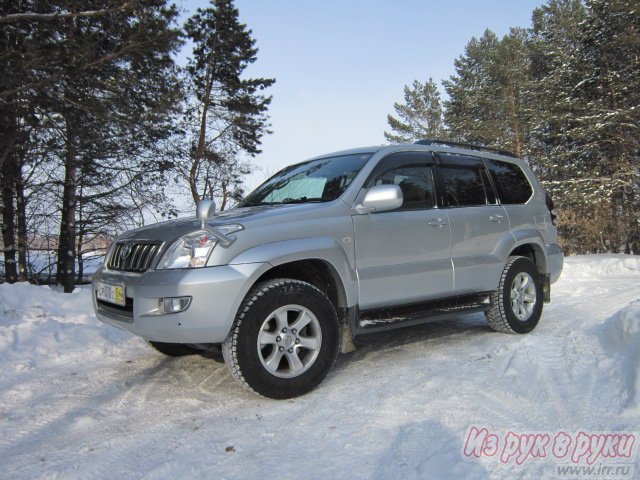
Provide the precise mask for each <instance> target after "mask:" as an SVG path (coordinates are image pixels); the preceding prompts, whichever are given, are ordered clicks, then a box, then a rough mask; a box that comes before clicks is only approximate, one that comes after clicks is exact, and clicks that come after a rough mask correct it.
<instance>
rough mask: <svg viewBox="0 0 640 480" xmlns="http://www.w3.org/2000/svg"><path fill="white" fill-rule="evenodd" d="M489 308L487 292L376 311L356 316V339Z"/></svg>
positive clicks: (488, 293) (489, 301) (489, 298)
mask: <svg viewBox="0 0 640 480" xmlns="http://www.w3.org/2000/svg"><path fill="white" fill-rule="evenodd" d="M490 307H491V292H483V293H476V294H473V295H465V296H462V297H455V298H449V299H444V300H436V301H432V302H424V303H418V304H411V305H404V306H400V307H388V308H377V309H374V310H365V311H361V312H359V315H358V318H357V320H356V332H355V333H356V335H360V334H364V333H376V332H382V331H386V330H393V329H395V328H401V327H408V326H411V325H419V324H421V323H427V322H431V321H435V320H443V319H446V318H451V317H459V316H460V315H464V314H469V313H474V312H484V311H485V310H487V309H488V308H490Z"/></svg>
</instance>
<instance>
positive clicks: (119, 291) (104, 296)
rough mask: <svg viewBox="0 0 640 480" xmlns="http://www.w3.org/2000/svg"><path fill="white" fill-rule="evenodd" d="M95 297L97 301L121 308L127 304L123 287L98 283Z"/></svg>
mask: <svg viewBox="0 0 640 480" xmlns="http://www.w3.org/2000/svg"><path fill="white" fill-rule="evenodd" d="M96 297H97V298H98V300H103V301H105V302H109V303H115V304H116V305H120V306H122V307H124V306H125V305H126V304H127V299H126V298H125V296H124V286H123V285H111V284H109V283H102V282H98V283H97V284H96Z"/></svg>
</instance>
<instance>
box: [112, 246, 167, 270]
mask: <svg viewBox="0 0 640 480" xmlns="http://www.w3.org/2000/svg"><path fill="white" fill-rule="evenodd" d="M160 245H161V244H160V242H121V243H117V244H116V246H115V248H114V249H113V253H112V254H111V257H110V258H109V261H108V262H107V268H108V269H109V270H119V271H123V272H138V273H140V272H145V271H147V270H148V269H149V267H150V266H151V262H153V259H154V258H155V257H156V254H157V253H158V251H159V250H160Z"/></svg>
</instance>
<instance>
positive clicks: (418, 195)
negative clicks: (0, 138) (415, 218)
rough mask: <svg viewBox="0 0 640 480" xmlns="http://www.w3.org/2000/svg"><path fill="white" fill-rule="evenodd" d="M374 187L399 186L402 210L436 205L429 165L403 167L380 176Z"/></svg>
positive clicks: (374, 182)
mask: <svg viewBox="0 0 640 480" xmlns="http://www.w3.org/2000/svg"><path fill="white" fill-rule="evenodd" d="M373 185H398V186H399V187H400V190H402V198H403V202H402V207H401V209H402V210H415V209H423V208H433V207H434V206H435V203H436V200H435V199H436V194H435V187H434V182H433V172H432V169H431V167H430V166H428V165H402V166H399V167H396V168H392V169H391V170H387V171H386V172H384V173H383V174H382V175H380V176H378V177H377V178H376V179H375V180H374V181H373Z"/></svg>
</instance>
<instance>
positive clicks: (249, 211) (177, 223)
mask: <svg viewBox="0 0 640 480" xmlns="http://www.w3.org/2000/svg"><path fill="white" fill-rule="evenodd" d="M327 205H328V204H327V203H304V204H294V205H262V206H257V207H242V208H232V209H231V210H227V211H224V212H220V213H218V214H216V215H215V216H214V217H213V218H211V219H209V220H207V222H206V224H207V226H210V227H215V226H217V225H228V224H233V223H241V224H242V225H244V226H245V227H246V228H247V229H248V228H251V225H254V224H263V223H269V224H273V223H280V222H285V221H290V220H292V217H293V218H295V217H300V218H305V217H308V216H309V215H310V214H312V213H313V212H316V211H319V210H322V209H324V208H325V207H326V206H327ZM199 229H200V221H199V220H197V219H196V218H195V217H186V218H177V219H174V220H168V221H166V222H160V223H154V224H151V225H145V226H144V227H140V228H136V229H134V230H129V231H128V232H125V233H124V234H122V235H121V236H119V237H118V239H117V240H118V241H120V240H153V241H162V242H173V241H174V240H176V239H177V238H179V237H181V236H182V235H186V234H188V233H191V232H194V231H196V230H199Z"/></svg>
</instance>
